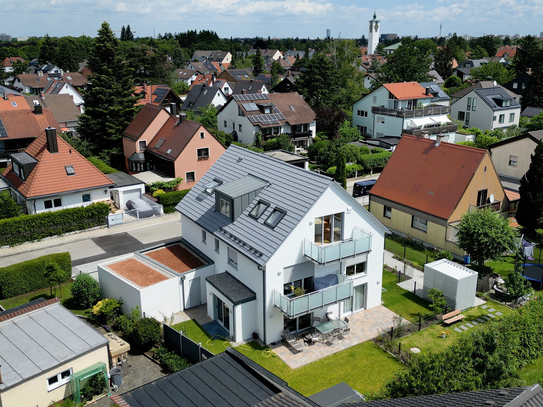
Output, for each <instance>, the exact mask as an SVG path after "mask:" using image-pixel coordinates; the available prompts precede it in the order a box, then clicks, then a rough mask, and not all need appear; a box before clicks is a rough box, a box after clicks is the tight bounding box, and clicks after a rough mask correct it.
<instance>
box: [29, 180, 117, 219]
mask: <svg viewBox="0 0 543 407" xmlns="http://www.w3.org/2000/svg"><path fill="white" fill-rule="evenodd" d="M104 191H106V192H105V193H104ZM86 194H90V201H89V202H83V195H86ZM58 198H60V199H62V205H61V206H59V207H56V208H55V207H54V206H53V208H50V209H45V201H48V200H54V199H58ZM109 198H110V195H109V187H108V186H106V187H102V188H98V189H91V190H87V191H80V192H76V193H71V194H66V195H60V194H59V195H54V196H50V197H47V198H39V199H29V200H27V201H26V206H27V208H28V213H29V214H31V215H33V214H36V213H41V212H50V211H58V210H61V209H67V208H77V207H79V206H87V205H90V204H92V203H94V202H100V201H106V200H108V199H109Z"/></svg>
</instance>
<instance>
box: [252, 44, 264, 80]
mask: <svg viewBox="0 0 543 407" xmlns="http://www.w3.org/2000/svg"><path fill="white" fill-rule="evenodd" d="M252 63H253V76H254V77H255V78H256V77H257V76H258V75H260V74H261V73H262V72H264V58H263V57H262V54H261V52H260V48H257V49H256V53H255V54H253V57H252Z"/></svg>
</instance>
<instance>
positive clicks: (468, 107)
mask: <svg viewBox="0 0 543 407" xmlns="http://www.w3.org/2000/svg"><path fill="white" fill-rule="evenodd" d="M466 110H467V111H468V112H469V111H470V110H471V98H468V106H467V109H466Z"/></svg>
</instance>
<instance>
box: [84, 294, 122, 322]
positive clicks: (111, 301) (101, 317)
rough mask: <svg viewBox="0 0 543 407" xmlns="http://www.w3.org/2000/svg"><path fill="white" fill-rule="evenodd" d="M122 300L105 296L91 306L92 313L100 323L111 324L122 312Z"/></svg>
mask: <svg viewBox="0 0 543 407" xmlns="http://www.w3.org/2000/svg"><path fill="white" fill-rule="evenodd" d="M122 309H123V301H122V299H121V300H116V299H115V298H105V299H103V300H101V301H98V302H97V303H96V305H95V306H94V307H92V313H93V314H94V316H95V317H96V319H97V320H98V322H100V323H106V324H111V323H113V322H114V321H115V319H117V317H118V316H120V315H121V314H122Z"/></svg>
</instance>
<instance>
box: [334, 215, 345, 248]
mask: <svg viewBox="0 0 543 407" xmlns="http://www.w3.org/2000/svg"><path fill="white" fill-rule="evenodd" d="M342 237H343V214H342V213H336V214H335V215H334V242H339V241H341V240H342Z"/></svg>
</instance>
